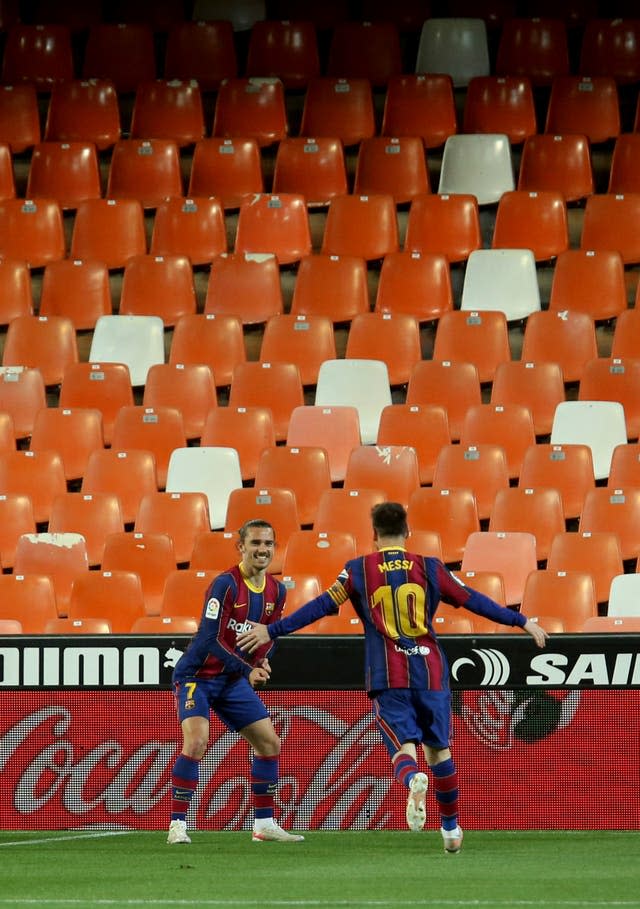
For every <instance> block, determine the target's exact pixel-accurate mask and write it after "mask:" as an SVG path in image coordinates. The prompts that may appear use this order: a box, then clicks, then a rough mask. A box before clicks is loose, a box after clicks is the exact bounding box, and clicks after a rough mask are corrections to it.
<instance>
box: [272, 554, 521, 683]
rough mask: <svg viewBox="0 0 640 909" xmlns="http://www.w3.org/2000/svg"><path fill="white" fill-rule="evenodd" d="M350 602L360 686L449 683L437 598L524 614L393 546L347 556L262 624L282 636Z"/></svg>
mask: <svg viewBox="0 0 640 909" xmlns="http://www.w3.org/2000/svg"><path fill="white" fill-rule="evenodd" d="M347 599H349V600H351V603H352V604H353V607H354V609H355V611H356V613H357V614H358V616H359V617H360V619H361V620H362V624H363V626H364V634H365V687H366V688H367V690H368V691H369V692H376V691H381V690H383V689H385V688H420V689H423V690H430V691H443V690H448V688H449V668H448V665H447V660H446V656H445V654H444V651H443V649H442V647H441V646H440V643H439V641H438V638H437V635H436V634H435V632H434V630H433V624H432V623H433V618H434V616H435V613H436V610H437V608H438V603H439V602H440V601H441V600H442V602H444V603H449V604H451V605H452V606H455V607H459V606H463V607H465V608H466V609H469V610H470V611H471V612H475V613H477V614H479V615H483V616H485V617H486V618H488V619H491V620H492V621H495V622H500V623H501V624H503V625H520V626H522V625H524V624H525V622H526V618H525V616H524V615H521V614H520V613H518V612H515V611H514V610H512V609H506V608H505V607H503V606H500V605H499V604H498V603H496V602H495V601H494V600H492V599H490V598H489V597H487V596H485V595H484V594H481V593H479V592H478V591H476V590H473V589H472V588H470V587H467V586H466V585H465V584H463V583H462V582H461V581H459V580H458V579H457V578H456V577H454V575H452V574H451V572H450V571H448V569H447V568H446V567H445V566H444V565H443V563H442V562H440V561H439V560H438V559H434V558H430V557H426V556H421V555H417V554H415V553H411V552H408V551H407V550H405V549H402V548H400V547H395V548H385V549H380V550H378V551H377V552H372V553H370V554H368V555H366V556H361V557H360V558H357V559H352V560H351V561H349V562H347V564H346V565H345V568H344V570H343V571H342V572H341V574H340V575H339V576H338V578H337V580H336V581H335V583H334V584H333V585H332V586H331V587H330V588H329V589H328V590H326V591H325V592H324V593H322V594H321V595H320V596H319V597H316V599H315V600H311V601H310V602H309V603H307V604H305V605H304V606H302V607H301V608H300V609H298V610H296V611H295V612H293V613H291V615H288V616H286V617H285V618H283V619H280V620H279V621H278V622H276V623H275V624H273V625H271V626H270V628H269V635H270V636H271V637H272V638H275V637H277V636H278V635H280V634H290V633H291V632H292V631H297V630H298V629H299V628H302V627H304V626H305V625H309V624H311V622H314V621H316V619H318V618H320V617H321V616H323V615H329V614H330V613H332V612H333V613H335V612H337V610H338V608H339V606H340V605H341V604H342V603H343V602H345V600H347Z"/></svg>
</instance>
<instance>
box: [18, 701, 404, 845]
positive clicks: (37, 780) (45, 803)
mask: <svg viewBox="0 0 640 909" xmlns="http://www.w3.org/2000/svg"><path fill="white" fill-rule="evenodd" d="M105 694H106V693H105ZM147 694H148V693H147ZM72 695H75V696H73V697H72ZM90 696H91V695H90V693H89V692H86V693H84V694H83V693H81V692H77V693H69V697H70V698H71V701H72V703H70V704H68V705H67V704H44V705H43V706H40V707H38V708H37V709H35V710H32V711H31V712H28V713H26V714H25V715H23V716H22V717H20V718H19V719H17V720H16V721H14V722H10V723H9V724H8V725H6V727H5V728H3V729H2V731H1V737H0V773H2V775H3V780H4V781H5V786H4V790H3V793H2V794H1V795H0V810H1V811H2V816H3V818H5V820H6V819H7V818H9V819H10V818H11V817H13V818H14V820H15V823H16V826H20V824H21V823H22V824H23V823H24V822H23V821H22V822H20V820H19V819H20V818H25V817H30V818H38V819H40V818H41V819H42V820H41V822H40V821H39V822H38V824H37V825H38V826H41V827H56V826H58V827H69V826H74V824H77V823H78V822H79V821H81V822H82V824H83V826H84V825H87V824H94V825H103V824H105V823H108V822H111V823H116V824H118V825H120V826H142V827H156V826H165V824H166V818H167V816H168V810H169V796H170V774H171V768H172V766H173V762H174V760H175V757H176V755H177V753H178V751H179V749H180V746H181V738H180V735H179V726H178V722H177V719H175V717H174V716H173V715H172V714H173V704H172V701H173V699H172V697H171V696H170V695H169V694H168V693H166V692H165V693H162V703H163V705H165V706H169V704H170V709H171V715H170V720H171V723H170V725H168V724H167V722H166V721H165V722H161V723H160V727H161V728H164V730H165V731H166V730H167V729H168V728H169V729H170V730H171V736H170V737H169V738H164V739H163V738H162V737H158V736H156V737H148V735H146V734H145V733H146V730H145V729H144V728H142V729H140V728H139V726H138V725H137V718H138V716H139V715H140V714H141V713H142V711H140V713H139V714H138V715H137V714H136V709H135V706H136V705H135V703H131V701H132V700H134V701H135V699H136V698H137V699H140V700H142V699H143V695H142V693H139V694H138V695H136V694H135V693H132V692H127V693H126V694H125V695H122V694H121V695H119V698H120V701H121V702H123V703H124V702H125V701H129V710H128V716H129V722H128V724H127V723H125V725H120V726H119V734H118V733H117V734H115V735H114V734H113V729H106V730H105V731H104V733H101V729H100V726H98V727H94V728H93V732H92V735H93V738H92V740H91V741H88V740H87V725H88V723H87V721H88V718H89V712H88V711H87V710H85V706H86V705H83V704H82V703H81V701H83V700H84V701H86V699H87V698H89V697H90ZM39 698H42V699H45V698H46V695H44V694H43V695H40V696H39ZM94 699H95V695H94ZM111 699H112V700H114V701H115V700H116V696H115V695H114V694H112V695H111ZM363 702H364V703H363V710H362V711H359V712H358V714H357V715H356V716H354V715H353V711H350V712H349V713H350V715H347V716H344V715H341V711H339V710H332V709H327V708H325V707H320V706H319V707H310V706H305V705H298V706H292V707H288V706H287V707H279V706H276V707H274V708H273V710H272V716H273V720H274V724H275V726H276V728H277V729H278V732H279V734H280V736H281V738H282V740H283V742H284V748H283V752H284V753H287V752H288V753H289V755H290V762H289V764H287V763H285V762H284V761H283V762H282V764H281V766H282V772H281V780H280V786H279V790H278V799H279V804H278V814H279V817H280V819H281V822H282V823H283V824H286V825H289V826H292V827H297V828H301V829H304V828H308V827H310V826H314V827H325V828H332V829H333V828H340V827H355V828H368V827H371V828H384V827H386V826H388V825H389V823H390V822H391V820H392V808H391V806H389V805H388V804H387V802H388V796H389V792H390V789H391V787H392V786H393V780H392V777H391V774H390V773H389V768H388V757H387V755H386V752H384V749H383V748H382V746H381V743H380V739H379V735H378V733H377V730H376V729H375V726H374V724H373V720H372V715H371V712H370V709H369V706H368V704H367V703H366V701H365V699H364V697H363ZM90 709H91V708H90V707H89V710H90ZM101 709H102V710H103V711H104V710H105V706H104V705H102V708H101ZM146 712H147V713H148V712H149V703H148V698H147V699H146ZM104 717H105V718H106V717H107V713H106V711H105V713H104ZM111 724H112V725H114V722H113V719H112V720H111ZM89 725H90V724H89ZM115 725H116V726H117V725H118V724H117V723H116V724H115ZM96 733H97V735H96ZM309 743H313V744H312V745H311V746H310V745H309ZM303 744H306V745H307V747H306V749H305V751H304V760H303V761H300V759H299V755H300V754H301V746H302V745H303ZM248 770H249V762H248V749H247V745H246V743H244V742H243V740H241V739H240V738H239V737H238V735H237V734H235V733H231V732H228V731H227V730H223V729H222V727H221V726H220V725H219V724H215V723H213V724H212V738H211V742H210V747H209V750H208V752H207V754H206V756H205V758H204V759H203V761H202V762H201V773H200V783H199V786H198V789H197V791H196V794H195V796H194V799H193V802H192V807H191V820H192V822H193V823H194V825H195V826H201V827H209V828H215V829H240V828H243V827H247V826H248V825H249V824H250V822H251V816H252V815H251V790H250V780H249V772H248ZM3 800H6V801H7V804H4V802H3ZM9 800H10V803H9ZM52 818H55V819H56V820H55V821H53V822H52ZM30 823H33V821H30ZM9 826H11V823H9Z"/></svg>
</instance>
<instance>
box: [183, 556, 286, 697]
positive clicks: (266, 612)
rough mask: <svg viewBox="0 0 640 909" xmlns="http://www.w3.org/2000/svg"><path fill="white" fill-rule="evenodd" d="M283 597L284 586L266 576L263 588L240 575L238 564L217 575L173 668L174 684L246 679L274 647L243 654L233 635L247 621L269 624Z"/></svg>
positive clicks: (268, 575)
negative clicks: (208, 680)
mask: <svg viewBox="0 0 640 909" xmlns="http://www.w3.org/2000/svg"><path fill="white" fill-rule="evenodd" d="M285 594H286V588H285V586H284V584H282V583H281V582H280V581H278V580H276V578H274V577H273V575H270V574H267V575H266V576H265V580H264V584H263V586H262V587H257V586H255V585H254V584H252V582H251V581H250V580H248V579H247V578H245V577H244V575H243V574H242V571H241V569H240V566H239V565H235V566H234V567H233V568H230V569H228V571H225V572H223V573H222V574H220V575H218V576H217V577H216V578H215V579H214V580H213V582H212V583H211V584H210V586H209V588H208V589H207V592H206V594H205V598H204V605H203V607H202V615H201V617H200V624H199V626H198V630H197V632H196V633H195V635H194V636H193V638H192V640H191V643H190V644H189V647H188V648H187V650H186V651H185V652H184V654H183V655H182V656H181V657H180V659H179V660H178V662H177V664H176V667H175V670H174V673H173V680H174V682H181V681H184V680H185V679H194V678H197V679H213V678H216V677H218V676H221V675H228V676H229V677H239V676H241V675H243V676H245V677H248V675H249V673H250V672H251V670H252V669H253V667H254V666H257V665H258V664H259V663H260V661H261V660H262V659H264V658H265V657H267V656H268V655H269V653H270V652H271V650H272V649H273V644H266V645H264V646H262V647H260V648H259V649H258V650H257V651H256V652H255V653H254V654H252V655H251V656H247V655H246V654H245V653H243V652H242V651H241V650H239V649H238V648H237V647H236V635H237V634H239V633H240V632H241V631H244V630H246V629H248V628H249V627H250V626H249V625H248V624H247V623H250V622H260V623H261V624H267V625H268V624H269V623H270V622H272V621H274V620H275V619H277V618H279V616H280V615H281V613H282V609H283V606H284V600H285Z"/></svg>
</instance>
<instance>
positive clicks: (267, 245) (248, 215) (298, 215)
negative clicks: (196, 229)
mask: <svg viewBox="0 0 640 909" xmlns="http://www.w3.org/2000/svg"><path fill="white" fill-rule="evenodd" d="M235 251H236V252H237V253H273V254H274V255H275V256H276V257H277V259H278V262H279V264H280V265H291V264H293V263H294V262H299V261H300V259H301V258H302V257H303V256H307V255H309V253H310V252H311V227H310V223H309V217H308V214H307V206H306V202H305V199H304V196H301V195H300V194H298V193H280V194H278V195H276V194H269V193H263V194H261V195H257V196H254V197H253V198H252V199H250V200H248V201H245V202H243V203H242V204H241V206H240V210H239V213H238V224H237V229H236V239H235Z"/></svg>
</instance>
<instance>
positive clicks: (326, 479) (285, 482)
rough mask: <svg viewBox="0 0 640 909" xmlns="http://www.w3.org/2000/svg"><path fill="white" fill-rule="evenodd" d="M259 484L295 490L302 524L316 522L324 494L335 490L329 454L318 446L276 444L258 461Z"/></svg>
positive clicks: (266, 486)
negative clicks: (320, 501) (329, 490)
mask: <svg viewBox="0 0 640 909" xmlns="http://www.w3.org/2000/svg"><path fill="white" fill-rule="evenodd" d="M255 486H256V487H258V488H259V489H268V488H272V489H273V488H281V489H291V490H292V491H293V494H294V495H295V499H296V506H297V508H298V518H299V520H300V525H301V526H302V527H304V526H311V525H313V524H315V517H316V511H317V510H318V502H319V500H320V496H321V495H322V493H323V492H325V490H327V489H331V472H330V469H329V456H328V454H327V452H326V450H325V449H324V448H322V447H320V446H317V445H304V446H301V447H297V446H287V445H278V446H276V445H274V446H273V447H270V448H265V449H264V450H263V452H262V454H261V455H260V458H259V460H258V466H257V468H256V477H255Z"/></svg>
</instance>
